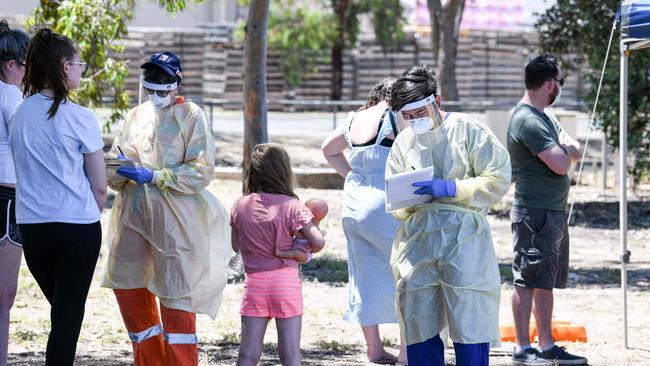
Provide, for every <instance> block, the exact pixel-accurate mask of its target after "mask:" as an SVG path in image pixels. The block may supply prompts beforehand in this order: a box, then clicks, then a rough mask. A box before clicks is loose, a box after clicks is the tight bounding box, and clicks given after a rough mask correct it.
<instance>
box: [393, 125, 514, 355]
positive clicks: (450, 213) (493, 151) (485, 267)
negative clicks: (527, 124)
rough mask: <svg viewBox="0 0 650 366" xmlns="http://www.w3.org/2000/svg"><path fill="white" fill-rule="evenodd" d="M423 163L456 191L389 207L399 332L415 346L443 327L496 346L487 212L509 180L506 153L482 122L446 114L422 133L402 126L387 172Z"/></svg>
mask: <svg viewBox="0 0 650 366" xmlns="http://www.w3.org/2000/svg"><path fill="white" fill-rule="evenodd" d="M429 166H433V167H434V176H435V177H437V178H441V179H449V180H452V179H453V180H456V190H457V195H456V197H451V198H444V199H434V200H433V201H432V202H431V203H427V204H423V205H417V206H413V207H409V208H405V209H400V210H395V211H393V212H392V213H393V215H394V216H395V217H396V218H397V219H399V220H403V223H402V224H401V226H400V227H399V229H398V231H397V234H396V236H395V240H394V242H393V252H392V256H391V264H392V266H393V274H394V276H395V284H396V289H397V299H396V302H397V306H398V317H399V319H400V328H401V331H402V336H403V337H404V339H405V340H406V342H407V344H415V343H419V342H423V341H425V340H427V339H429V338H432V337H433V336H435V335H436V334H438V333H440V331H441V330H442V329H443V328H445V327H446V326H449V335H450V336H451V338H452V339H453V340H454V342H459V343H466V344H474V343H485V342H489V343H490V344H491V345H493V346H495V345H498V344H499V300H500V283H501V281H500V275H499V268H498V264H497V259H496V254H495V252H494V247H493V245H492V238H491V234H490V227H489V225H488V222H487V220H486V218H485V215H486V213H487V211H488V209H489V207H490V205H491V204H493V203H495V202H497V201H499V200H500V199H501V197H502V196H503V195H504V194H505V193H506V191H507V190H508V186H509V185H510V157H509V155H508V151H507V150H506V149H505V148H504V147H503V145H501V143H500V142H499V141H498V140H497V138H496V137H495V136H494V134H493V133H492V132H491V131H490V130H489V128H488V127H487V126H485V125H484V124H483V123H481V122H480V121H478V120H476V119H474V118H473V117H470V116H469V115H466V114H461V113H452V114H450V115H449V116H448V118H447V119H446V120H445V122H444V123H443V124H442V125H441V126H440V127H439V128H437V129H435V130H433V131H430V132H428V133H426V134H423V135H416V134H415V133H414V132H413V129H412V128H410V127H409V128H407V129H405V130H404V131H402V132H401V133H400V134H399V135H398V136H397V138H396V140H395V142H394V144H393V147H392V149H391V153H390V156H389V157H388V161H387V164H386V176H387V177H389V176H391V175H394V174H398V173H403V172H406V171H409V170H412V169H421V168H426V167H429ZM414 190H415V188H414Z"/></svg>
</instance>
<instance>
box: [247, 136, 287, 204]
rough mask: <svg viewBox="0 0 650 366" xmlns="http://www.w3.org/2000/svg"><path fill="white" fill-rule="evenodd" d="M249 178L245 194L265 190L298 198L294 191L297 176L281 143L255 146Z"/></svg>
mask: <svg viewBox="0 0 650 366" xmlns="http://www.w3.org/2000/svg"><path fill="white" fill-rule="evenodd" d="M247 180H248V184H247V185H246V187H245V189H244V194H251V193H257V192H265V193H278V194H284V195H286V196H290V197H295V198H298V196H297V195H296V194H295V193H294V191H293V188H294V187H293V185H294V180H295V178H294V175H293V171H292V170H291V161H290V160H289V155H288V154H287V152H286V151H285V150H284V149H283V148H282V145H280V144H272V143H269V144H258V145H255V146H254V147H253V154H252V157H251V166H250V170H249V172H248V179H247Z"/></svg>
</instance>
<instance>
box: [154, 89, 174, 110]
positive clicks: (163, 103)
mask: <svg viewBox="0 0 650 366" xmlns="http://www.w3.org/2000/svg"><path fill="white" fill-rule="evenodd" d="M149 100H150V101H151V104H153V109H155V110H157V111H159V110H161V109H163V108H165V107H167V106H169V105H170V104H171V100H172V98H171V95H170V94H167V95H166V96H164V97H159V96H158V95H157V94H156V93H154V94H151V95H150V96H149Z"/></svg>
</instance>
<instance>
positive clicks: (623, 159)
mask: <svg viewBox="0 0 650 366" xmlns="http://www.w3.org/2000/svg"><path fill="white" fill-rule="evenodd" d="M620 50H621V76H620V83H621V85H620V88H621V90H620V93H621V95H620V126H619V138H620V140H619V152H620V160H619V164H618V167H619V177H620V179H619V189H618V191H619V198H620V199H619V204H620V209H619V214H620V218H619V223H620V233H619V235H620V237H619V239H620V243H621V290H622V292H623V294H622V295H623V331H624V339H625V348H628V334H627V268H626V266H627V262H628V261H629V254H628V251H627V97H628V95H627V81H628V68H627V67H628V56H629V50H628V47H627V45H626V44H625V42H623V41H621V47H620Z"/></svg>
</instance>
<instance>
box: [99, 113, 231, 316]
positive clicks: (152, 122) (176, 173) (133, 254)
mask: <svg viewBox="0 0 650 366" xmlns="http://www.w3.org/2000/svg"><path fill="white" fill-rule="evenodd" d="M118 145H119V146H120V147H121V149H122V150H123V151H124V153H125V155H126V156H127V157H128V158H130V159H132V160H134V161H135V162H136V164H141V165H142V166H144V167H147V168H150V169H153V171H154V182H153V183H150V184H142V185H138V184H136V183H135V182H133V181H131V180H129V179H127V178H124V177H122V176H120V175H113V176H111V177H109V179H108V184H109V186H110V187H111V188H112V189H114V190H116V191H118V194H117V197H116V198H115V202H114V204H113V211H112V213H111V219H110V227H109V229H108V245H109V255H108V260H107V264H106V271H105V275H104V279H103V283H102V286H105V287H109V288H113V289H132V288H143V287H145V288H147V289H149V291H151V292H152V293H154V294H155V295H157V296H158V297H159V298H160V302H161V303H162V304H163V305H165V306H166V307H168V308H173V309H180V310H184V311H189V312H192V313H203V314H207V315H209V316H210V317H212V318H214V317H215V316H216V314H217V310H218V309H219V305H220V303H221V296H222V292H223V289H224V287H225V285H226V282H227V272H226V269H227V264H228V260H229V259H230V256H231V249H230V226H229V225H228V216H227V213H226V211H225V209H224V208H223V206H222V205H221V203H220V202H219V201H218V200H217V199H216V198H215V197H214V196H213V195H212V194H211V193H210V192H208V191H207V190H206V187H207V186H208V184H209V183H210V181H211V180H212V177H213V172H214V159H215V152H214V142H213V139H212V133H211V132H210V130H209V127H208V122H207V119H206V117H205V113H204V112H203V110H201V108H199V107H198V106H197V105H196V104H193V103H177V104H175V105H173V106H172V107H170V108H166V109H164V110H162V111H154V109H153V106H152V104H151V102H146V103H143V104H141V105H139V106H137V107H135V108H133V109H132V110H131V111H130V112H129V113H128V115H127V117H126V120H125V123H124V128H123V129H122V132H121V134H120V135H119V136H116V138H115V142H114V144H113V148H112V153H113V154H114V155H117V154H118V153H119V151H118V149H117V146H118Z"/></svg>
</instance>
